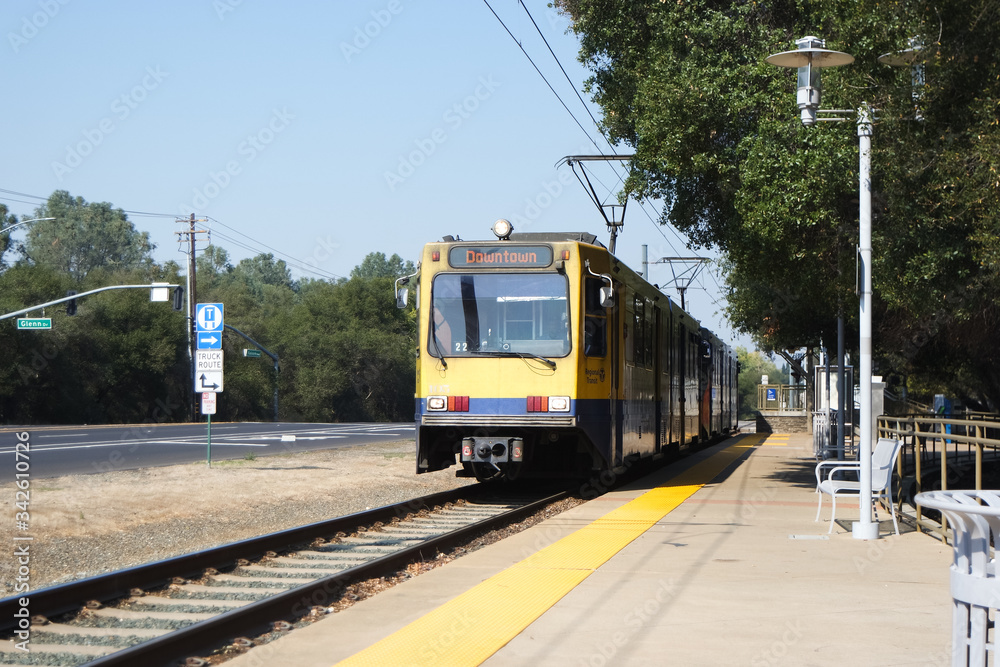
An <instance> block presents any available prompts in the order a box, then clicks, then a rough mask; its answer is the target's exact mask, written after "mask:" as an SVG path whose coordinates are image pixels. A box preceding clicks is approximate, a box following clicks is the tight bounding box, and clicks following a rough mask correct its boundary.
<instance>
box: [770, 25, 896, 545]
mask: <svg viewBox="0 0 1000 667" xmlns="http://www.w3.org/2000/svg"><path fill="white" fill-rule="evenodd" d="M795 44H796V45H797V46H798V47H799V48H798V49H797V50H795V51H785V52H783V53H776V54H774V55H771V56H768V57H767V58H766V59H765V60H766V62H767V63H769V64H771V65H775V66H777V67H795V68H797V69H798V70H799V81H798V91H797V94H796V101H797V103H798V106H799V109H800V111H801V117H802V124H803V125H805V126H806V127H811V126H813V125H815V123H816V121H817V120H833V121H838V120H844V118H843V117H842V114H846V113H850V112H849V111H845V110H840V109H837V110H830V113H832V114H837V115H835V116H833V117H830V116H827V117H817V115H816V113H817V112H818V111H826V110H821V109H820V108H819V104H820V97H821V95H822V86H821V84H820V77H819V71H818V69H819V68H822V67H836V66H838V65H848V64H850V63H852V62H854V57H853V56H851V55H849V54H847V53H841V52H840V51H828V50H827V49H826V48H824V47H825V46H826V42H825V41H824V40H821V39H819V38H817V37H812V36H809V37H803V38H802V39H799V40H796V41H795ZM857 114H858V121H857V122H858V154H859V161H858V174H859V176H858V180H859V200H860V205H859V207H858V227H859V230H858V231H859V234H858V235H859V248H858V254H859V257H860V264H861V265H860V267H859V270H860V272H861V299H860V306H859V334H860V335H859V341H858V348H859V353H860V354H859V357H860V378H859V388H860V392H861V410H860V414H859V416H858V417H859V418H858V421H859V423H860V427H861V438H860V445H859V448H858V461H859V463H860V468H861V473H860V480H859V482H860V486H861V489H860V498H859V500H858V503H859V508H858V509H859V512H860V515H861V516H860V519H861V520H860V521H858V522H855V523H854V524H853V525H852V526H851V533H852V535H853V536H854V537H855V539H860V540H877V539H878V524H877V523H873V522H872V274H871V259H872V183H871V176H870V173H871V148H872V143H871V142H872V116H871V109H870V107H869V106H868V103H867V102H864V103H862V105H861V107H860V108H859V109H858V111H857ZM841 419H843V416H842V415H841Z"/></svg>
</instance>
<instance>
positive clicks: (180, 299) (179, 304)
mask: <svg viewBox="0 0 1000 667" xmlns="http://www.w3.org/2000/svg"><path fill="white" fill-rule="evenodd" d="M174 310H184V288H183V287H180V286H178V287H175V288H174Z"/></svg>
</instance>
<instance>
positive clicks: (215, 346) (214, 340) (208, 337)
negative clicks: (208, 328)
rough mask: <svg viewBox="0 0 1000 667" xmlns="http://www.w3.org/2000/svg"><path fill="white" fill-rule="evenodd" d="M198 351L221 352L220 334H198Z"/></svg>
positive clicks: (200, 332)
mask: <svg viewBox="0 0 1000 667" xmlns="http://www.w3.org/2000/svg"><path fill="white" fill-rule="evenodd" d="M198 349H199V350H221V349H222V334H220V333H205V332H204V331H199V332H198Z"/></svg>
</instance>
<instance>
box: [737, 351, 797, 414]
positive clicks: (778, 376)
mask: <svg viewBox="0 0 1000 667" xmlns="http://www.w3.org/2000/svg"><path fill="white" fill-rule="evenodd" d="M736 358H737V360H738V361H739V364H740V376H739V381H738V388H739V391H738V394H739V400H740V408H739V415H740V419H752V418H753V415H754V412H755V411H756V410H757V385H759V384H760V383H761V378H762V377H763V376H765V375H766V376H767V381H768V384H787V383H788V369H787V368H781V369H779V368H778V367H777V365H775V363H774V362H773V361H771V360H770V359H769V358H768V357H767V356H766V355H764V354H762V353H761V352H759V351H756V350H755V351H753V352H748V351H747V349H746V348H745V347H737V348H736Z"/></svg>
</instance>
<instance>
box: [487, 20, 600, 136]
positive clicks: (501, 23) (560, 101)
mask: <svg viewBox="0 0 1000 667" xmlns="http://www.w3.org/2000/svg"><path fill="white" fill-rule="evenodd" d="M483 2H485V3H486V6H487V7H489V10H490V12H491V13H492V14H493V16H495V17H496V19H497V21H499V22H500V25H501V26H503V29H504V30H505V31H506V32H507V34H508V35H510V38H511V39H513V40H514V43H515V44H517V47H518V48H519V49H521V53H523V54H524V57H525V58H527V59H528V62H530V63H531V66H532V67H534V68H535V71H536V72H538V76H540V77H542V81H544V82H545V85H546V86H548V87H549V90H551V91H552V94H553V95H555V96H556V99H557V100H559V103H560V104H561V105H562V107H563V109H565V110H566V113H568V114H569V115H570V118H572V119H573V122H575V123H576V124H577V126H578V127H579V128H580V130H581V131H582V132H583V133H584V134H585V135H586V136H587V138H588V139H590V143H592V144H594V148H596V149H597V150H598V151H600V150H601V147H600V146H598V145H597V142H596V141H594V138H593V137H591V136H590V133H589V132H587V130H586V129H585V128H584V127H583V123H581V122H580V120H579V119H578V118H577V117H576V115H574V113H573V112H572V111H570V108H569V107H568V106H567V105H566V102H564V101H563V98H562V97H560V96H559V93H557V92H556V89H555V88H553V87H552V84H551V83H549V80H548V79H547V78H545V75H544V74H542V70H540V69H538V65H536V64H535V61H534V60H532V58H531V56H529V55H528V52H527V51H525V49H524V46H522V45H521V42H520V41H519V40H518V39H517V37H515V36H514V33H512V32H511V31H510V28H508V27H507V24H506V23H504V22H503V19H502V18H500V16H499V15H498V14H497V13H496V12H495V11H494V10H493V7H492V6H490V3H489V0H483Z"/></svg>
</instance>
